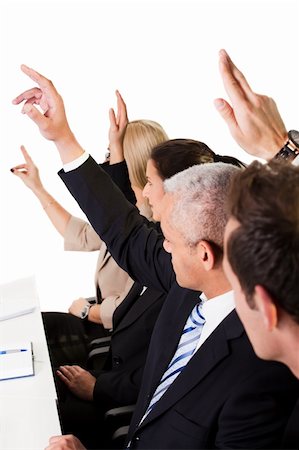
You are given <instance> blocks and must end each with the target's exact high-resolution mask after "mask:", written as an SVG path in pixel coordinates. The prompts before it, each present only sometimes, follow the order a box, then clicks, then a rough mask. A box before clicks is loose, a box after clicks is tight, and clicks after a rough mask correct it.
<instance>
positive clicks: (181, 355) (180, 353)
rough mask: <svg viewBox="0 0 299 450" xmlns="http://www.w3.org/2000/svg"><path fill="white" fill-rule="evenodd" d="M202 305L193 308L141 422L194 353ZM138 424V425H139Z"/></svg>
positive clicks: (201, 324) (201, 321) (202, 318)
mask: <svg viewBox="0 0 299 450" xmlns="http://www.w3.org/2000/svg"><path fill="white" fill-rule="evenodd" d="M201 306H202V303H198V304H197V305H195V306H194V308H193V310H192V311H191V314H190V316H189V317H188V320H187V322H186V324H185V327H184V329H183V332H182V335H181V339H180V342H179V345H178V347H177V349H176V352H175V354H174V356H173V358H172V360H171V361H170V364H169V366H168V368H167V370H166V372H165V373H164V375H163V377H162V378H161V381H160V383H159V385H158V387H157V389H156V391H155V393H154V395H153V397H152V399H151V402H150V404H149V406H148V408H147V410H146V412H145V414H144V416H143V418H142V420H141V422H143V421H144V419H145V418H146V416H147V415H148V414H149V413H150V412H151V411H152V409H153V408H154V407H155V405H156V403H157V402H158V401H159V400H160V398H161V397H162V395H163V394H165V392H166V391H167V389H168V388H169V386H170V385H171V383H173V382H174V380H175V379H176V377H177V376H178V375H179V374H180V373H181V372H182V370H183V369H184V368H185V367H186V365H187V364H188V362H189V360H190V359H191V357H192V355H193V353H194V352H195V349H196V346H197V343H198V340H199V338H200V335H201V331H202V328H203V326H204V323H205V319H204V317H203V316H202V314H201ZM141 422H140V423H141Z"/></svg>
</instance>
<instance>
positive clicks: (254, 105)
mask: <svg viewBox="0 0 299 450" xmlns="http://www.w3.org/2000/svg"><path fill="white" fill-rule="evenodd" d="M219 70H220V74H221V77H222V81H223V84H224V87H225V90H226V92H227V95H228V96H229V99H230V101H231V105H230V104H229V103H228V102H227V101H226V100H224V99H223V98H217V99H216V100H215V101H214V104H215V107H216V109H217V110H218V112H219V113H220V115H221V116H222V117H223V119H224V120H225V122H226V124H227V125H228V128H229V130H230V132H231V135H232V136H233V138H234V139H235V141H236V142H237V143H238V144H239V145H240V147H242V148H243V149H244V150H245V151H246V152H247V153H249V154H251V155H254V156H257V157H260V158H263V159H266V160H270V159H272V158H273V157H274V156H275V155H276V154H277V152H279V150H280V149H281V148H282V147H283V146H284V144H285V143H286V142H287V140H288V135H287V130H286V127H285V125H284V123H283V120H282V118H281V117H280V114H279V112H278V109H277V106H276V103H275V101H274V100H273V99H272V98H270V97H267V96H266V95H259V94H256V93H255V92H253V91H252V89H251V87H250V86H249V84H248V82H247V80H246V78H245V77H244V75H243V74H242V73H241V72H240V70H239V69H238V68H237V67H236V66H235V64H234V63H233V62H232V60H231V59H230V57H229V56H228V54H227V53H226V51H225V50H220V52H219Z"/></svg>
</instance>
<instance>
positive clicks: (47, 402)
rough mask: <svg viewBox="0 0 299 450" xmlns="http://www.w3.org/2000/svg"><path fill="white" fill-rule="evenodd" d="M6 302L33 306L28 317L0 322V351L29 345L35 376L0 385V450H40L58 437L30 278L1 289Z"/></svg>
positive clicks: (44, 344) (51, 386) (45, 350)
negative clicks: (22, 300) (19, 344)
mask: <svg viewBox="0 0 299 450" xmlns="http://www.w3.org/2000/svg"><path fill="white" fill-rule="evenodd" d="M0 296H1V299H2V301H3V299H4V300H5V301H6V299H8V300H9V301H13V300H19V297H22V298H25V299H26V301H28V298H30V300H31V299H32V301H34V303H35V309H34V311H33V312H31V313H29V314H25V315H22V316H19V317H14V318H12V319H9V320H3V321H1V322H0V347H2V346H3V347H5V346H9V345H10V344H11V343H13V342H17V341H22V340H24V341H28V340H30V341H32V343H33V354H34V368H35V375H34V376H32V377H26V378H18V379H13V380H3V381H0V449H1V450H23V449H24V450H25V449H28V450H29V449H30V450H35V449H36V450H42V449H43V448H45V447H46V446H47V444H48V440H49V437H50V436H53V435H59V434H61V428H60V424H59V418H58V412H57V406H56V400H57V394H56V389H55V384H54V379H53V374H52V370H51V364H50V359H49V353H48V348H47V342H46V338H45V333H44V328H43V323H42V318H41V313H40V309H39V301H38V297H37V294H36V290H35V283H34V279H33V278H28V279H23V280H16V281H15V282H12V283H9V284H5V285H1V286H0Z"/></svg>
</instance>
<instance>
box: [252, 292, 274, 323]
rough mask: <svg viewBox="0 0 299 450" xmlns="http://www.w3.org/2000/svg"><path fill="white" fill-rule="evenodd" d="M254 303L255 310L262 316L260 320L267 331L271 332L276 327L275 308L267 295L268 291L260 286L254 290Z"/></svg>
mask: <svg viewBox="0 0 299 450" xmlns="http://www.w3.org/2000/svg"><path fill="white" fill-rule="evenodd" d="M254 303H255V305H256V308H257V309H258V310H259V311H260V313H261V314H262V318H263V321H264V324H265V328H266V329H267V331H273V329H274V328H276V326H277V321H278V317H277V307H276V305H275V303H274V301H273V299H272V297H271V295H270V294H269V293H268V291H267V290H266V289H265V288H264V287H263V286H260V285H257V286H255V288H254Z"/></svg>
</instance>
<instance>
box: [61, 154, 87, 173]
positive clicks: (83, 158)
mask: <svg viewBox="0 0 299 450" xmlns="http://www.w3.org/2000/svg"><path fill="white" fill-rule="evenodd" d="M88 158H89V153H87V152H84V153H83V154H82V155H81V156H79V158H76V159H74V160H73V161H71V162H69V163H67V164H64V166H63V170H64V171H65V172H70V171H71V170H75V169H78V167H80V166H82V164H84V163H85V161H87V160H88Z"/></svg>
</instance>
